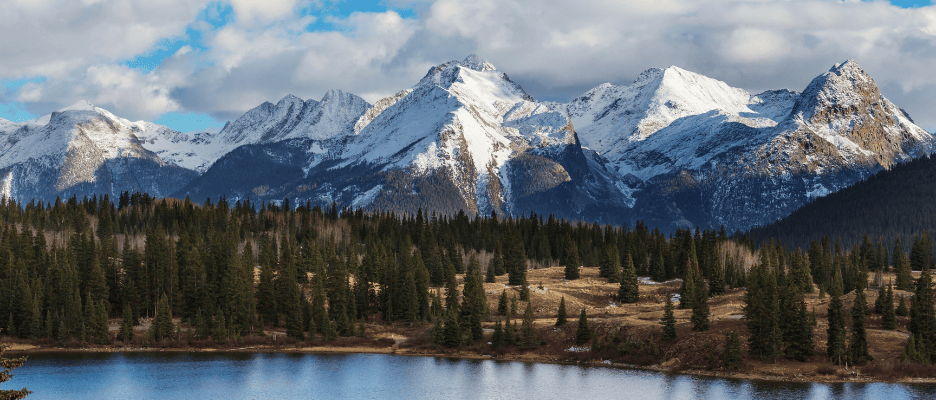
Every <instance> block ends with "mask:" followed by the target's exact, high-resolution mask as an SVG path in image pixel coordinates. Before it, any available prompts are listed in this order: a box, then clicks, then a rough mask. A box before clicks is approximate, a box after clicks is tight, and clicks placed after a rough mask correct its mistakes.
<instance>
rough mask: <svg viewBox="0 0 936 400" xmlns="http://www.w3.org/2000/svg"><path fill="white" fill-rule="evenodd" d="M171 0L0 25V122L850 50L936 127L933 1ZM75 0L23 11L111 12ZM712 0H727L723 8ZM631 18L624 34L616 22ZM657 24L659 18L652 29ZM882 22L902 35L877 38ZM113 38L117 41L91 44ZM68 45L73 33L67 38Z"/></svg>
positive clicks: (227, 113) (766, 81) (208, 119)
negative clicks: (88, 110)
mask: <svg viewBox="0 0 936 400" xmlns="http://www.w3.org/2000/svg"><path fill="white" fill-rule="evenodd" d="M113 1H116V0H104V2H105V3H109V2H113ZM179 1H180V2H179V5H178V6H177V7H174V8H173V7H171V6H163V7H162V8H145V7H144V6H139V7H138V8H139V9H138V10H137V9H133V10H130V11H127V10H116V11H114V13H115V14H114V15H113V16H112V18H108V16H107V15H101V16H100V23H98V21H95V22H91V23H88V22H87V21H84V20H80V19H76V20H75V21H81V22H82V23H81V24H78V23H75V24H74V25H75V26H79V28H75V29H79V30H77V31H68V30H67V29H70V28H59V29H57V30H55V31H52V30H51V29H50V31H45V30H44V29H49V28H45V27H42V26H41V25H42V24H38V25H37V24H31V25H22V26H20V25H17V24H18V23H19V22H17V21H13V20H4V19H3V18H4V17H2V16H0V26H3V25H9V26H10V27H9V28H2V27H0V35H3V36H5V37H10V39H11V40H8V41H6V42H8V43H0V53H2V54H6V55H8V56H7V57H5V58H6V59H7V60H6V61H0V71H4V72H0V118H5V119H8V120H11V121H14V122H21V121H25V120H29V119H34V118H36V117H38V116H40V115H43V114H46V113H49V112H51V111H53V110H55V109H58V108H61V107H64V106H67V105H69V104H72V103H74V102H77V101H79V100H89V101H91V102H93V103H95V104H96V105H98V106H100V107H103V108H106V109H108V110H111V111H112V112H114V113H115V114H117V115H119V116H122V117H125V118H128V119H147V120H152V121H154V122H156V123H160V124H164V125H167V126H169V127H171V128H173V129H176V130H179V131H183V132H188V131H197V130H217V129H220V127H221V126H223V124H224V122H225V121H226V120H229V119H233V118H236V117H237V116H238V115H239V114H241V113H243V112H244V111H246V110H247V109H249V108H251V107H253V106H256V105H259V104H260V103H261V102H263V101H271V102H276V101H277V100H278V99H279V98H281V97H282V96H284V95H286V94H295V95H297V96H300V97H302V98H306V99H308V98H315V99H318V98H319V97H320V96H321V95H322V94H323V93H324V91H326V90H328V89H343V90H346V91H350V92H352V93H355V94H358V95H361V96H362V97H364V98H365V99H367V100H368V101H371V102H373V101H375V100H377V99H379V98H381V97H382V96H386V95H389V94H392V93H394V92H395V91H398V90H400V89H403V88H405V87H409V86H411V85H412V84H414V83H415V81H416V80H418V78H419V77H420V76H421V74H423V73H424V72H425V70H426V69H427V68H428V67H429V66H431V65H434V64H438V63H441V62H444V61H447V60H449V59H456V58H463V57H464V56H465V55H466V54H467V53H469V52H477V53H479V54H480V55H481V56H482V57H485V58H487V59H489V60H491V61H492V62H494V63H495V64H496V65H497V66H498V67H499V68H501V69H504V70H506V71H507V72H508V73H510V75H511V77H512V78H513V79H514V80H516V81H518V82H519V83H520V84H521V85H522V86H524V88H525V89H527V91H528V92H530V93H531V94H532V95H534V96H535V97H537V98H540V99H544V100H560V101H562V100H568V99H570V98H572V97H574V96H576V95H578V94H581V93H583V92H584V91H585V90H587V89H589V88H590V87H593V86H594V85H596V84H599V83H602V82H604V81H611V82H614V83H627V82H628V80H629V79H633V77H635V76H636V75H637V74H638V73H639V72H640V71H641V70H643V69H646V68H650V67H655V66H659V67H665V66H669V65H679V66H681V67H683V68H686V69H689V70H692V71H695V72H699V73H702V74H705V75H708V76H712V77H714V78H716V79H721V80H724V81H726V82H727V83H729V84H731V85H733V86H737V87H742V88H744V89H746V90H749V91H751V92H755V93H756V92H757V91H759V90H765V89H775V88H790V89H792V90H802V88H803V87H805V84H807V83H808V81H809V79H811V78H812V77H814V76H816V75H818V74H820V73H822V72H824V71H825V70H826V69H828V67H829V66H831V64H833V63H836V62H841V61H844V59H847V58H855V59H857V60H858V61H859V63H861V64H862V66H864V67H865V68H866V70H868V71H869V73H871V74H872V76H873V77H875V80H876V81H877V82H878V84H879V86H880V87H881V88H882V91H883V92H884V94H885V95H886V96H887V97H888V98H890V99H891V100H892V101H894V102H895V103H897V104H898V105H900V106H902V107H905V108H907V109H908V110H909V111H910V113H911V116H914V117H915V119H917V120H918V122H920V121H922V122H921V125H923V126H924V127H925V128H927V129H930V130H934V129H936V111H934V109H933V106H932V104H933V101H934V100H936V95H933V94H931V93H932V92H936V90H934V89H936V79H934V78H932V77H927V76H926V74H927V73H928V74H929V75H933V74H932V73H931V71H932V70H931V69H929V70H927V69H926V68H927V66H931V65H933V62H934V61H936V38H934V34H933V32H936V27H934V26H928V25H926V24H927V23H930V24H931V23H932V22H926V21H931V20H933V19H936V7H931V6H930V5H931V2H929V1H920V0H892V1H891V2H890V4H893V5H894V6H897V7H902V8H915V10H905V11H904V12H901V11H899V10H897V9H895V8H893V7H892V8H886V7H884V6H886V3H882V2H880V1H878V2H862V3H861V4H854V3H848V2H844V3H843V2H839V1H837V0H830V1H824V2H823V1H817V2H816V1H814V2H802V3H788V2H775V3H771V2H767V3H763V2H753V3H745V2H743V1H741V2H740V3H737V4H729V3H731V2H730V1H728V2H718V1H714V0H709V1H707V2H705V3H706V5H705V6H704V9H703V8H700V9H698V10H695V11H693V10H691V6H687V7H684V8H690V10H689V11H687V12H686V13H685V14H684V15H679V14H673V13H674V12H676V13H678V12H679V11H673V10H669V9H665V8H659V9H650V8H648V7H645V6H644V5H643V4H640V3H639V2H635V3H633V4H629V5H626V6H622V7H621V8H620V9H610V6H608V5H607V4H605V5H602V6H593V7H589V5H590V4H588V3H582V4H579V3H576V2H574V1H565V2H563V1H560V2H557V3H556V5H555V6H552V7H548V8H537V7H538V5H537V4H536V3H531V2H530V1H528V0H499V1H493V0H491V1H487V0H485V1H478V2H476V4H474V2H473V3H465V2H457V1H454V0H387V1H380V0H370V1H334V0H313V1H308V0H279V1H270V2H264V3H263V4H262V5H259V6H258V5H257V3H254V2H252V1H251V0H225V1H219V0H197V1H182V0H179ZM73 3H75V2H71V3H68V5H67V6H66V5H64V4H65V3H62V4H63V5H61V6H60V7H58V8H61V10H56V9H53V8H50V9H49V10H44V11H43V10H40V11H34V10H25V11H23V12H40V13H39V14H36V17H37V19H39V20H41V19H42V18H43V17H49V18H50V19H52V18H53V17H55V15H52V14H55V13H62V15H66V14H65V13H68V14H70V15H78V16H80V15H81V14H82V13H83V12H92V11H93V12H94V13H95V14H94V15H99V14H104V12H105V11H107V9H95V8H94V7H93V6H80V5H74V4H73ZM566 3H568V4H566ZM709 3H711V4H709ZM721 3H724V4H725V6H724V8H725V9H724V11H721V12H718V8H719V4H721ZM804 3H809V4H810V7H813V8H814V9H815V10H813V11H808V12H806V11H804V12H803V13H804V14H803V15H804V16H806V17H811V16H816V15H820V16H824V17H823V18H821V19H817V20H816V21H814V22H812V25H813V26H814V27H811V26H804V25H803V23H802V20H803V19H804V17H802V16H801V17H798V18H789V19H785V20H780V17H775V15H776V14H777V12H776V11H777V10H778V9H780V10H781V11H786V10H784V8H786V9H789V10H791V11H792V10H793V9H794V8H803V6H802V4H804ZM114 4H120V3H119V2H118V3H114ZM563 4H566V8H563V7H564V6H563ZM686 4H690V3H686ZM738 4H741V5H743V6H744V7H739V6H738ZM68 7H71V8H68ZM76 7H85V8H76ZM700 7H703V6H700ZM758 7H760V8H761V9H762V10H763V11H760V12H761V14H763V15H769V16H770V17H771V18H773V19H771V18H767V20H764V21H759V22H758V24H755V25H753V26H752V25H751V24H750V21H751V20H753V19H752V18H751V17H750V15H744V14H742V13H743V12H744V9H746V8H758ZM920 7H923V8H920ZM131 8H133V7H131ZM167 8H169V9H172V10H173V11H172V12H167V11H165V9H167ZM531 9H535V10H536V11H529V10H531ZM708 9H711V10H708ZM127 12H131V13H132V12H137V13H138V16H137V18H126V19H129V20H131V21H133V20H134V19H135V20H137V21H138V22H137V23H133V22H131V23H126V22H122V21H120V18H118V16H122V15H123V14H121V13H127ZM755 12H756V11H755ZM924 13H929V14H926V15H930V16H931V17H930V18H929V19H927V18H926V17H925V16H924V15H923V14H924ZM12 14H15V13H12ZM726 14H737V15H736V16H735V17H736V18H737V20H736V21H734V22H732V20H731V18H722V16H723V15H726ZM780 14H782V13H780ZM706 15H710V17H706ZM908 16H910V18H908ZM914 16H919V18H914ZM11 18H14V17H11ZM73 18H78V17H73ZM655 18H664V19H660V20H658V21H657V20H655ZM680 18H681V19H680ZM706 18H708V19H706ZM878 18H879V19H880V20H881V22H874V21H875V19H878ZM720 19H725V20H727V22H726V21H720ZM755 19H759V18H755ZM567 20H568V21H567ZM674 20H675V21H681V22H680V23H679V24H673V23H670V21H674ZM593 21H596V22H594V23H593ZM685 21H688V22H685ZM828 21H832V22H828ZM125 23H126V24H128V25H120V24H125ZM643 23H646V24H648V26H647V27H641V26H640V25H641V24H643ZM108 24H110V25H108ZM592 24H594V29H590V25H592ZM602 24H604V25H602ZM835 24H838V25H835ZM875 24H878V25H875ZM914 24H917V25H914ZM63 25H66V26H71V25H68V24H63ZM87 25H90V27H88V26H87ZM96 25H101V28H100V29H99V30H96V28H95V26H96ZM627 25H631V26H633V28H632V29H633V30H632V31H627V30H626V29H627V28H619V27H621V26H627ZM651 25H652V26H651ZM551 26H555V27H556V28H555V29H553V30H550V29H551V28H550V27H551ZM657 26H663V27H662V28H659V29H660V30H659V31H657V32H656V33H654V29H656V27H657ZM603 27H605V28H603ZM3 29H9V32H12V33H7V32H5V31H3ZM53 29H54V28H53ZM81 29H83V30H81ZM615 29H622V30H620V31H618V32H615V31H614V30H615ZM881 29H884V30H889V31H894V32H896V33H892V34H891V35H892V36H886V37H885V36H882V35H881V34H875V33H873V32H879V31H881ZM836 30H840V31H841V34H838V35H837V34H836ZM24 31H25V32H24ZM115 31H118V32H126V34H127V37H125V38H121V39H124V40H114V41H113V42H111V43H110V44H107V43H103V44H102V43H100V42H102V41H105V42H106V41H107V40H109V39H108V38H109V37H113V33H112V32H115ZM608 31H611V32H610V33H609V32H608ZM19 32H23V34H24V36H21V37H20V39H19V40H17V38H16V37H14V36H15V35H14V34H13V33H19ZM640 32H647V37H646V38H642V36H641V34H640ZM829 32H833V34H831V35H830V34H829ZM920 32H923V33H920ZM926 32H930V33H926ZM55 35H60V36H59V37H60V38H62V39H60V40H48V39H46V40H45V42H43V44H46V43H49V42H53V43H57V42H63V44H62V46H63V47H62V48H61V49H59V50H58V51H55V50H56V49H55V48H52V49H49V50H48V51H47V52H46V53H43V52H42V51H35V49H36V48H38V47H29V46H28V45H29V43H30V41H31V40H32V37H37V38H43V37H53V38H54V37H55ZM837 36H841V37H837ZM69 38H75V39H74V43H72V44H71V45H69V43H67V42H68V39H69ZM661 38H662V39H661ZM790 38H803V40H801V41H798V39H797V40H793V39H790ZM81 39H86V40H81ZM37 40H38V39H37ZM641 41H643V42H641ZM817 41H818V42H817ZM823 41H824V42H823ZM836 41H840V42H838V43H837V42H836ZM856 41H857V42H858V43H853V42H856ZM862 41H865V42H864V43H861V42H862ZM814 42H817V43H820V44H823V43H824V44H825V45H826V46H827V47H826V49H825V50H823V48H822V47H821V46H813V45H811V43H814ZM609 43H610V44H615V45H616V44H622V46H624V47H625V48H626V49H630V50H629V51H628V50H626V49H617V48H609V47H608V44H609ZM802 43H806V47H803V44H802ZM94 44H97V45H94ZM82 46H87V47H86V48H84V47H82ZM687 46H688V47H687ZM849 46H851V48H848V47H849ZM53 47H54V46H53ZM814 47H815V48H814ZM829 49H832V50H831V51H830V50H829ZM72 50H74V52H73V53H70V51H72ZM784 52H785V53H784ZM616 53H621V54H616ZM830 53H831V54H830ZM882 60H883V61H882ZM4 63H7V64H9V65H6V64H4ZM505 67H509V68H505ZM4 73H6V74H7V75H6V76H4Z"/></svg>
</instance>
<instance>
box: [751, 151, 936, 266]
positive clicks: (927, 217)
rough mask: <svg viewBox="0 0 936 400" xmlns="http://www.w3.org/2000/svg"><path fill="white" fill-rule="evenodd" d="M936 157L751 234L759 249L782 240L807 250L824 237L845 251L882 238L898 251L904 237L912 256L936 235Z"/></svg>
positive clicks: (912, 162) (835, 195)
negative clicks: (916, 244) (916, 241)
mask: <svg viewBox="0 0 936 400" xmlns="http://www.w3.org/2000/svg"><path fill="white" fill-rule="evenodd" d="M933 199H936V157H933V156H924V157H920V158H918V159H915V160H910V161H905V162H901V163H899V164H897V165H895V166H893V167H892V168H891V169H889V170H881V171H879V172H878V173H876V174H874V175H871V176H870V177H868V178H867V179H865V180H862V181H860V182H858V183H856V184H854V185H852V186H850V187H847V188H844V189H842V190H840V191H839V192H836V193H831V194H829V195H828V196H824V197H821V198H817V199H815V200H814V201H812V202H810V203H807V204H806V205H804V206H803V207H801V208H799V209H797V210H796V211H794V212H793V213H792V214H790V215H788V216H786V217H784V218H782V219H780V220H779V221H776V222H774V223H772V224H769V225H766V226H763V227H757V228H753V229H751V230H750V231H749V232H748V233H749V235H750V237H751V238H752V239H753V240H754V241H755V243H760V242H763V241H766V240H768V239H771V238H773V239H778V240H780V241H781V242H782V243H783V244H784V245H786V246H788V247H789V248H793V247H801V248H803V249H806V248H807V247H808V246H809V244H810V242H811V241H812V240H818V239H821V238H822V237H823V236H829V237H831V238H832V240H833V243H834V240H835V239H836V238H840V239H842V244H843V245H844V246H851V245H853V244H861V243H862V241H863V238H864V235H865V234H867V235H868V236H869V237H870V239H871V241H872V242H877V240H878V239H879V238H882V239H883V240H882V241H883V244H885V245H886V246H892V245H893V244H894V241H895V240H896V239H897V238H898V237H900V238H901V241H902V242H903V250H904V251H907V250H908V249H909V247H910V245H911V244H912V243H913V239H912V238H913V237H914V236H915V235H916V234H918V233H921V232H923V231H928V232H930V233H934V232H936V202H933Z"/></svg>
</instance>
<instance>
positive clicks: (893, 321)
mask: <svg viewBox="0 0 936 400" xmlns="http://www.w3.org/2000/svg"><path fill="white" fill-rule="evenodd" d="M881 328H883V329H895V328H897V315H896V313H895V311H894V287H893V285H887V292H886V293H885V294H884V301H883V303H882V307H881Z"/></svg>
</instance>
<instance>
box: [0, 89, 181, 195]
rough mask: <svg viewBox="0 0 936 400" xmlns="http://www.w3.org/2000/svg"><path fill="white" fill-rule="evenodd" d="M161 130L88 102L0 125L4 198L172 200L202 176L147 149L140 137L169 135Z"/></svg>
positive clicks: (0, 190) (0, 174)
mask: <svg viewBox="0 0 936 400" xmlns="http://www.w3.org/2000/svg"><path fill="white" fill-rule="evenodd" d="M157 127H158V125H155V124H150V123H133V122H130V121H127V120H125V119H122V118H118V117H116V116H114V115H113V114H111V113H110V112H108V111H107V110H104V109H101V108H98V107H95V106H94V105H92V104H91V103H88V102H85V101H82V102H78V103H76V104H74V105H72V106H70V107H67V108H64V109H61V110H59V111H56V112H53V113H52V114H50V115H47V116H44V117H42V118H39V119H37V120H35V121H28V122H24V123H4V124H0V195H2V196H4V197H7V198H17V199H20V200H25V201H28V200H30V199H41V200H44V201H47V202H50V201H52V200H54V199H55V198H56V197H63V198H64V197H70V196H72V195H76V196H79V197H81V196H85V195H88V196H90V195H91V194H110V195H111V196H116V195H118V194H119V193H120V192H121V191H140V192H148V193H151V194H153V195H155V196H168V195H169V194H170V193H171V192H172V191H173V190H175V189H176V188H178V187H180V186H182V185H184V184H185V183H187V182H188V181H190V180H191V179H192V178H194V177H195V176H197V175H198V174H197V173H196V172H195V171H192V170H190V169H187V168H184V167H180V166H179V165H176V164H174V163H171V162H166V161H165V160H163V159H161V158H160V157H159V156H157V155H156V154H155V153H153V152H152V151H150V150H149V149H147V148H146V147H145V145H144V143H143V141H141V140H140V137H139V136H141V135H144V134H149V135H152V136H159V135H163V134H167V133H169V132H170V131H169V130H168V129H167V128H165V127H159V129H157ZM171 132H174V131H171Z"/></svg>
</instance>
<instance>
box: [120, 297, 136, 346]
mask: <svg viewBox="0 0 936 400" xmlns="http://www.w3.org/2000/svg"><path fill="white" fill-rule="evenodd" d="M135 319H136V318H135V317H134V316H133V310H132V309H131V308H130V304H125V305H124V308H123V321H122V322H121V323H120V331H119V332H118V333H117V340H120V341H123V342H128V343H129V342H131V341H133V322H134V320H135Z"/></svg>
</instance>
